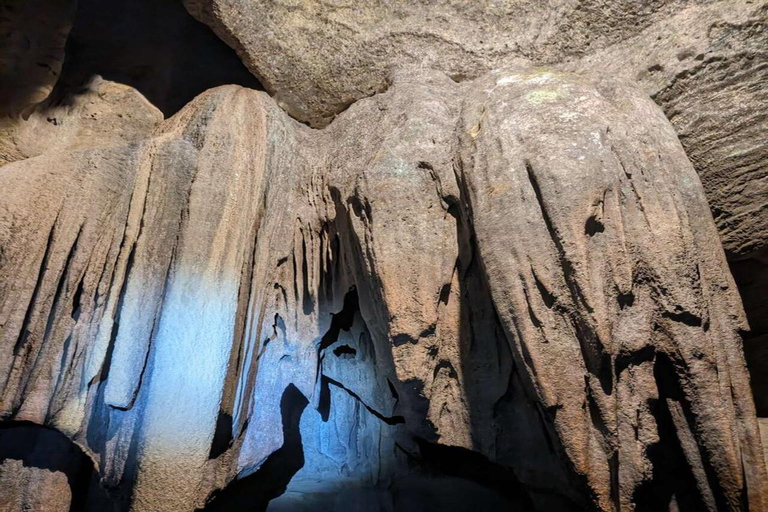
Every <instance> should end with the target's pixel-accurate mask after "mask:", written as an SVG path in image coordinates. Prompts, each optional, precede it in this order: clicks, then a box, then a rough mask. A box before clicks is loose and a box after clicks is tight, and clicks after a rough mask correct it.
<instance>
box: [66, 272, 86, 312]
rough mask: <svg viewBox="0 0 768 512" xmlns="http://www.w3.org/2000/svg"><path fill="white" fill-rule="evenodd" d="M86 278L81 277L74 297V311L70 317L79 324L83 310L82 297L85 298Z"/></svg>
mask: <svg viewBox="0 0 768 512" xmlns="http://www.w3.org/2000/svg"><path fill="white" fill-rule="evenodd" d="M84 281H85V276H83V277H81V278H80V280H79V281H78V282H77V288H75V294H74V295H73V296H72V311H71V312H70V314H69V316H70V317H71V318H72V320H74V321H75V323H77V321H78V320H79V319H80V310H81V309H82V297H83V285H84Z"/></svg>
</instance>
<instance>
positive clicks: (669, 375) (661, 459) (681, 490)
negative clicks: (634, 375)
mask: <svg viewBox="0 0 768 512" xmlns="http://www.w3.org/2000/svg"><path fill="white" fill-rule="evenodd" d="M653 374H654V378H655V380H656V385H657V386H658V389H659V398H658V399H656V400H653V401H652V402H651V404H650V406H651V410H652V411H653V417H654V418H656V422H657V425H658V427H657V428H658V432H659V441H658V442H657V443H655V444H654V445H652V446H651V447H650V448H648V452H647V456H648V459H649V460H650V461H651V464H652V465H653V478H652V479H651V480H648V481H646V482H645V483H643V484H642V485H640V486H639V487H638V488H637V489H636V490H635V495H634V501H635V504H636V507H637V508H636V510H637V511H638V512H656V511H659V510H679V512H696V511H699V510H706V507H705V506H704V504H703V503H702V502H701V499H700V498H699V493H698V491H697V488H696V481H695V479H694V476H693V474H692V473H691V467H690V465H689V464H688V462H687V460H686V458H685V454H684V453H683V450H682V448H681V444H680V439H679V438H678V434H677V430H676V428H675V424H674V421H673V420H672V416H671V413H670V410H669V405H668V402H667V400H671V401H675V402H680V403H683V402H684V401H685V395H684V393H683V390H682V388H681V387H680V382H679V381H678V378H677V375H676V372H675V367H674V365H673V363H672V361H670V359H669V357H667V356H666V355H665V354H663V353H657V354H656V358H655V362H654V367H653ZM673 501H674V503H675V504H676V508H673V507H672V506H671V503H672V502H673Z"/></svg>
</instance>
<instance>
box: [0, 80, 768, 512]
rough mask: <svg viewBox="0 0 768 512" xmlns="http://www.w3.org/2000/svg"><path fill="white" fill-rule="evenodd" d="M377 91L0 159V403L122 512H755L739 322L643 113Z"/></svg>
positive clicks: (424, 86)
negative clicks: (73, 462) (66, 454)
mask: <svg viewBox="0 0 768 512" xmlns="http://www.w3.org/2000/svg"><path fill="white" fill-rule="evenodd" d="M392 79H393V82H394V85H393V86H392V87H391V88H390V90H388V91H387V92H386V93H384V94H378V95H376V96H374V97H372V98H369V99H366V100H361V101H358V102H356V103H355V104H354V105H352V107H350V108H349V109H348V110H347V111H346V112H344V113H342V114H341V115H339V116H338V118H337V119H336V120H335V121H334V122H333V123H332V124H331V125H330V126H328V127H327V128H326V129H324V130H321V131H317V130H312V129H310V128H307V127H306V126H303V125H302V124H300V123H298V122H296V121H294V120H292V119H291V118H289V117H288V116H287V115H285V113H284V112H283V111H282V110H281V109H280V108H279V106H278V105H277V103H276V102H275V101H273V100H272V99H271V98H270V97H269V96H267V95H266V94H265V93H262V92H257V91H252V90H248V89H244V88H240V87H237V86H226V87H221V88H216V89H213V90H211V91H208V92H206V93H204V94H203V95H201V96H199V97H198V98H197V99H195V100H194V101H193V102H192V103H191V104H189V105H188V106H187V107H185V108H184V109H183V110H182V111H180V112H179V113H178V114H176V115H175V116H173V117H172V118H171V119H168V120H166V121H164V122H162V123H161V124H160V125H159V126H158V127H157V128H156V129H155V131H154V135H153V136H152V137H151V138H148V139H144V140H139V141H135V142H131V143H128V144H122V143H112V145H109V146H106V147H87V148H77V149H74V148H73V149H60V150H55V151H50V152H45V153H43V154H41V155H39V156H36V157H33V158H27V159H25V160H21V161H16V162H13V163H10V164H7V165H5V166H3V167H2V168H0V197H2V201H0V326H2V328H1V329H0V377H1V378H2V379H3V380H2V382H0V390H1V391H2V395H0V414H2V417H3V418H4V419H5V420H15V421H25V422H31V423H34V424H44V425H48V426H51V427H54V428H56V429H58V430H59V431H61V432H63V433H65V434H66V435H67V436H69V437H70V438H71V439H73V440H74V441H75V443H77V444H78V445H79V446H80V447H82V449H83V450H84V452H85V453H86V454H88V456H90V457H91V458H92V459H93V461H94V463H95V467H96V469H97V471H98V474H99V475H100V476H101V481H102V485H103V486H104V487H105V488H107V489H108V490H109V494H110V497H111V499H112V500H113V501H114V502H115V503H117V504H118V508H119V509H120V510H130V511H133V512H145V511H146V512H149V511H152V512H165V511H167V512H184V511H192V510H195V509H197V508H204V509H205V510H233V509H234V508H233V507H234V506H235V505H237V504H243V503H251V504H254V503H255V504H258V505H259V506H266V503H267V502H268V501H269V500H270V499H272V498H274V497H276V496H277V495H279V494H280V493H282V492H283V491H284V490H285V489H286V487H287V491H288V492H287V493H286V494H285V495H284V496H283V497H282V498H281V499H280V500H277V501H274V502H273V503H272V505H271V509H273V510H281V509H282V510H298V508H296V507H297V506H298V505H297V503H299V502H302V503H303V504H304V505H305V506H306V509H307V510H313V508H312V507H314V510H317V509H318V507H320V508H323V507H324V509H332V507H335V508H336V509H337V510H339V509H341V510H343V509H344V508H343V506H344V504H343V503H339V502H338V501H334V500H335V497H337V496H342V497H343V496H350V497H351V499H355V500H358V502H362V503H366V504H368V505H371V504H376V506H379V507H381V509H382V510H389V509H391V507H396V506H397V504H398V500H399V499H403V497H404V496H420V497H421V498H420V499H425V500H430V499H435V500H440V499H442V500H444V501H449V500H448V499H446V497H451V496H455V498H456V502H457V503H459V502H461V500H465V502H464V505H467V502H469V503H471V504H474V506H475V507H478V506H480V505H479V504H483V503H484V504H487V505H486V506H485V508H484V509H485V510H505V509H509V508H512V509H520V510H530V509H532V508H533V507H535V508H537V509H539V510H584V509H585V508H591V509H596V510H605V511H611V510H638V511H645V510H663V509H665V508H670V507H673V506H676V507H677V508H678V509H679V510H681V511H689V510H690V511H694V510H695V511H698V510H710V511H715V510H733V511H737V510H746V509H747V507H748V508H749V510H751V511H755V510H757V511H760V510H766V509H768V495H767V493H768V477H766V470H765V466H764V463H763V450H762V448H761V444H760V433H759V431H758V425H757V422H756V419H755V411H754V406H753V402H752V399H751V396H750V390H749V380H748V375H747V370H746V364H745V361H744V356H743V350H742V346H741V340H740V337H739V334H738V332H739V331H740V330H743V329H745V328H746V319H745V316H744V314H743V311H742V308H741V304H740V300H739V296H738V291H737V289H736V287H735V285H734V282H733V279H732V278H731V275H730V273H729V271H728V266H727V263H726V260H725V254H724V252H723V250H722V248H721V246H720V245H719V241H718V235H717V230H716V227H715V224H714V222H713V220H712V217H711V215H710V213H709V211H708V207H707V203H706V199H705V196H704V191H703V189H702V186H701V183H700V181H699V179H698V177H697V175H696V172H695V171H694V169H693V167H692V166H691V164H690V162H689V161H688V159H687V158H686V156H685V153H684V152H683V148H682V147H681V145H680V143H679V142H678V139H677V138H676V136H675V132H674V129H673V128H672V126H671V125H670V124H669V123H668V121H667V120H666V119H665V117H664V115H663V113H662V112H661V110H660V109H658V107H657V106H656V105H654V104H653V102H652V101H651V100H650V99H648V98H646V97H645V96H644V94H642V93H641V92H638V91H636V90H634V89H632V88H631V87H627V86H624V85H615V84H613V83H611V82H609V81H606V80H602V79H599V80H598V79H592V78H585V77H578V76H572V75H567V74H559V73H552V72H546V71H540V70H535V69H531V68H517V69H511V70H506V71H497V72H494V73H491V74H487V75H484V76H482V77H480V78H478V79H477V80H475V81H465V82H462V83H460V84H457V83H455V81H453V80H451V79H450V78H449V77H447V76H446V75H443V74H440V73H434V72H419V71H413V70H412V71H409V72H408V73H403V74H395V75H393V77H392ZM75 140H77V139H76V138H75ZM9 460H10V459H9ZM14 461H15V459H14V460H10V462H8V463H7V464H11V466H6V465H4V466H3V468H6V467H11V468H13V467H14V466H13V464H16V462H14ZM457 462H458V463H457ZM4 471H5V469H4ZM11 471H15V470H14V469H11ZM425 474H426V475H433V477H430V478H427V479H426V480H423V478H424V477H423V475H425ZM25 478H26V477H25ZM29 479H30V480H29V481H33V479H34V477H29ZM457 482H463V483H457ZM51 485H57V486H60V485H61V484H60V483H55V484H53V483H52V484H51ZM462 486H466V487H462ZM22 487H23V486H22ZM26 489H27V488H26V487H25V488H24V489H22V491H23V492H26ZM456 489H466V492H461V493H457V492H456ZM20 492H21V491H20ZM451 492H453V494H451ZM17 494H18V493H14V496H17ZM89 496H90V494H89ZM441 497H442V498H441ZM32 498H34V496H33V497H32ZM32 498H30V499H32ZM25 499H26V498H25ZM25 503H26V505H29V504H31V503H32V502H31V501H29V500H27V501H26V502H25ZM457 503H453V506H456V505H457ZM448 505H450V503H448ZM62 506H64V507H65V508H63V509H62V510H66V504H65V505H62ZM281 507H282V508H281ZM368 509H370V507H369V508H368ZM465 509H466V508H463V509H462V508H458V510H465Z"/></svg>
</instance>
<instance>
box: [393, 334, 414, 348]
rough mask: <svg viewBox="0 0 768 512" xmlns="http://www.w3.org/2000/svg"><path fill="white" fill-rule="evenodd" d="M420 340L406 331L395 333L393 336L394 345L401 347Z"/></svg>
mask: <svg viewBox="0 0 768 512" xmlns="http://www.w3.org/2000/svg"><path fill="white" fill-rule="evenodd" d="M418 342H419V339H418V338H414V337H413V336H411V335H410V334H406V333H400V334H395V335H394V336H392V345H394V346H396V347H400V346H402V345H405V344H406V343H410V344H412V345H416V344H417V343H418Z"/></svg>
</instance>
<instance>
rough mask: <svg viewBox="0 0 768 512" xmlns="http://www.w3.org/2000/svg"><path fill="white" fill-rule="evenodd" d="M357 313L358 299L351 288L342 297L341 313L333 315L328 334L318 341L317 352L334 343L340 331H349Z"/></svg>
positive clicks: (354, 288) (355, 289)
mask: <svg viewBox="0 0 768 512" xmlns="http://www.w3.org/2000/svg"><path fill="white" fill-rule="evenodd" d="M358 311H360V299H359V297H358V295H357V288H356V287H355V286H352V287H351V288H350V290H349V291H348V292H347V293H346V294H345V295H344V305H343V306H342V308H341V311H339V312H338V313H336V314H335V315H333V318H332V319H331V326H330V327H329V329H328V332H326V333H325V334H324V335H323V337H322V339H321V340H320V346H319V347H318V350H319V351H323V350H325V349H326V348H328V347H330V346H331V345H333V344H334V343H336V341H337V340H338V339H339V333H340V332H341V331H349V329H350V328H351V327H352V323H353V322H354V320H355V314H356V313H357V312H358Z"/></svg>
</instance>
